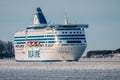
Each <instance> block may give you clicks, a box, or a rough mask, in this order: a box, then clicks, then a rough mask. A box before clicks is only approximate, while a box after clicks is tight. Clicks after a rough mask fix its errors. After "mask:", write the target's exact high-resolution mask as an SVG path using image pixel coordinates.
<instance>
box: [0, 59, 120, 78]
mask: <svg viewBox="0 0 120 80" xmlns="http://www.w3.org/2000/svg"><path fill="white" fill-rule="evenodd" d="M0 80H120V61H80V62H55V63H45V62H44V63H41V62H15V60H0Z"/></svg>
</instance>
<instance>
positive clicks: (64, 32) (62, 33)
mask: <svg viewBox="0 0 120 80" xmlns="http://www.w3.org/2000/svg"><path fill="white" fill-rule="evenodd" d="M68 33H70V34H76V33H77V34H79V33H81V32H62V34H68Z"/></svg>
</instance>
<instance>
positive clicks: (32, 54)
mask: <svg viewBox="0 0 120 80" xmlns="http://www.w3.org/2000/svg"><path fill="white" fill-rule="evenodd" d="M28 58H40V50H34V51H33V50H28Z"/></svg>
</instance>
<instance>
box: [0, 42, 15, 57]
mask: <svg viewBox="0 0 120 80" xmlns="http://www.w3.org/2000/svg"><path fill="white" fill-rule="evenodd" d="M12 57H14V46H13V43H12V42H10V41H8V42H5V41H2V40H0V59H3V58H12Z"/></svg>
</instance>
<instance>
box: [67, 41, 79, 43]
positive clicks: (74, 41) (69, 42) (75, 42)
mask: <svg viewBox="0 0 120 80" xmlns="http://www.w3.org/2000/svg"><path fill="white" fill-rule="evenodd" d="M67 43H81V41H67Z"/></svg>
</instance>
